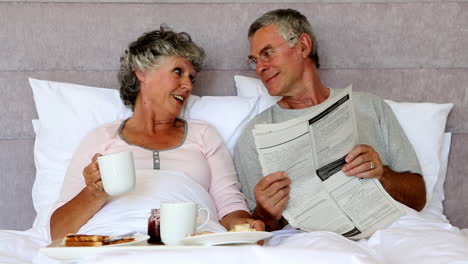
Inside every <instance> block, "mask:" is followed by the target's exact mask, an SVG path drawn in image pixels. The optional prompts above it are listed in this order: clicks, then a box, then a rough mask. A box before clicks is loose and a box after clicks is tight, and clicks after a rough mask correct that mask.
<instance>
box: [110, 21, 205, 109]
mask: <svg viewBox="0 0 468 264" xmlns="http://www.w3.org/2000/svg"><path fill="white" fill-rule="evenodd" d="M168 56H179V57H183V58H185V59H187V60H188V61H190V62H191V63H192V65H193V67H194V68H195V71H197V72H199V71H200V70H201V67H202V64H203V60H204V58H205V51H204V50H203V49H202V48H201V47H199V46H198V45H197V44H195V43H194V42H193V41H192V39H191V37H190V35H189V34H187V33H185V32H179V33H177V32H174V31H172V30H171V29H169V28H168V27H167V26H165V25H162V26H160V29H159V30H154V31H150V32H146V33H144V34H143V35H141V36H140V37H139V38H138V39H137V40H136V41H134V42H132V43H130V45H129V46H128V49H127V50H125V54H124V55H123V56H122V57H120V71H119V73H118V78H119V82H120V98H122V101H123V103H124V104H125V105H127V106H130V107H131V108H132V110H135V101H136V98H137V96H138V93H139V92H140V82H139V81H138V78H137V76H136V74H135V71H136V70H137V69H138V70H141V71H142V72H143V73H147V72H149V71H151V70H154V69H157V68H158V66H159V65H160V63H161V62H163V60H164V58H165V57H168Z"/></svg>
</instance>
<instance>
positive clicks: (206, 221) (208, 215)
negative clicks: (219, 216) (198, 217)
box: [197, 207, 210, 230]
mask: <svg viewBox="0 0 468 264" xmlns="http://www.w3.org/2000/svg"><path fill="white" fill-rule="evenodd" d="M201 211H205V212H206V214H205V217H206V219H205V221H203V223H202V224H201V225H199V226H197V230H198V229H200V228H202V227H204V226H206V224H208V221H210V211H208V209H206V208H203V207H201V208H198V210H197V212H198V214H200V212H201Z"/></svg>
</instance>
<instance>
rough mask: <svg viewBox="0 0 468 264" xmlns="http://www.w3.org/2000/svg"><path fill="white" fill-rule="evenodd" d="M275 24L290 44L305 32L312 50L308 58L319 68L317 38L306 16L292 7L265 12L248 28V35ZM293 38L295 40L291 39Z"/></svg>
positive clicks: (250, 35)
mask: <svg viewBox="0 0 468 264" xmlns="http://www.w3.org/2000/svg"><path fill="white" fill-rule="evenodd" d="M272 24H275V25H276V26H277V27H278V33H279V34H280V35H281V36H282V37H283V38H284V39H285V40H286V41H287V42H288V44H289V45H290V46H293V45H294V44H296V43H297V37H299V36H300V35H301V34H302V33H306V34H307V35H309V36H310V38H311V39H312V50H311V51H310V54H309V58H311V59H312V61H313V62H314V63H315V66H316V67H317V69H318V68H320V62H319V56H318V54H317V39H316V38H315V35H314V33H313V31H312V26H311V25H310V23H309V21H308V20H307V18H306V17H305V16H304V15H303V14H301V13H299V12H298V11H296V10H294V9H276V10H273V11H270V12H267V13H265V14H264V15H262V16H261V17H259V18H257V19H256V20H255V21H254V22H253V23H252V24H251V25H250V28H249V33H248V37H249V38H251V37H252V36H253V35H254V34H255V32H257V30H259V29H261V28H263V27H266V26H269V25H272ZM293 39H295V42H292V40H293Z"/></svg>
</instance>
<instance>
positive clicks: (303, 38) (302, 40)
mask: <svg viewBox="0 0 468 264" xmlns="http://www.w3.org/2000/svg"><path fill="white" fill-rule="evenodd" d="M298 38H299V39H298V42H299V45H300V46H301V54H302V57H303V58H304V59H305V58H307V57H309V54H310V51H311V50H312V46H313V42H312V39H311V38H310V36H309V34H306V33H302V34H301V35H300V36H299V37H298Z"/></svg>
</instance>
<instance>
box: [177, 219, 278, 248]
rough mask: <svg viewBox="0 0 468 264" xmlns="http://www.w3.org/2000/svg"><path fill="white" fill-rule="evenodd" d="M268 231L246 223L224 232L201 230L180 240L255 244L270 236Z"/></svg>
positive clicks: (205, 243)
mask: <svg viewBox="0 0 468 264" xmlns="http://www.w3.org/2000/svg"><path fill="white" fill-rule="evenodd" d="M271 235H272V234H271V233H270V232H264V231H256V230H255V229H252V228H250V226H249V225H248V224H242V225H236V226H235V227H234V229H232V230H229V232H224V233H211V232H203V233H200V234H194V235H192V236H189V237H187V238H184V239H183V240H182V241H181V244H182V245H186V246H216V245H242V244H255V243H257V242H258V241H260V240H264V239H267V238H270V237H271Z"/></svg>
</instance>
